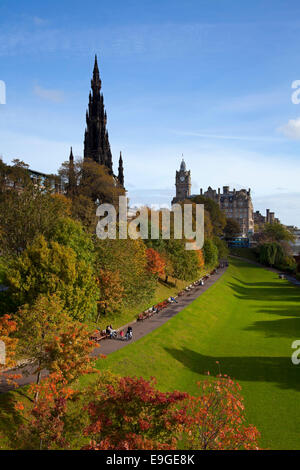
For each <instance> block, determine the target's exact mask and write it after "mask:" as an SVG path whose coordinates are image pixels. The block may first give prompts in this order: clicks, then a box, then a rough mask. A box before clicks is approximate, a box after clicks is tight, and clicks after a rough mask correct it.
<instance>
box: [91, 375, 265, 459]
mask: <svg viewBox="0 0 300 470" xmlns="http://www.w3.org/2000/svg"><path fill="white" fill-rule="evenodd" d="M155 385H156V384H155V380H154V379H151V380H150V381H147V380H145V379H143V378H137V377H122V378H115V380H114V381H110V382H109V383H107V384H106V383H103V382H101V379H100V380H99V383H98V386H97V387H93V388H92V389H91V392H90V395H91V400H90V402H89V404H88V405H87V410H88V414H89V421H90V423H89V425H88V426H87V427H86V428H85V431H84V434H85V435H87V436H88V437H89V438H90V439H91V442H90V444H89V445H87V446H85V448H86V449H95V450H153V449H165V450H167V449H172V450H176V449H178V448H182V447H183V448H184V449H192V450H216V449H219V450H221V449H223V450H229V449H232V450H242V449H244V450H245V449H247V450H248V449H258V443H257V441H258V437H259V433H258V431H257V429H256V428H255V427H254V426H251V425H247V424H246V420H245V416H244V405H243V399H242V397H241V395H240V387H239V385H238V384H237V383H235V382H234V381H233V380H231V379H230V378H229V377H222V376H218V377H217V378H216V380H215V381H208V380H205V381H203V382H200V383H199V394H197V396H196V397H194V396H190V395H189V394H187V393H183V392H178V391H174V392H169V393H163V392H160V391H158V390H157V388H156V386H155Z"/></svg>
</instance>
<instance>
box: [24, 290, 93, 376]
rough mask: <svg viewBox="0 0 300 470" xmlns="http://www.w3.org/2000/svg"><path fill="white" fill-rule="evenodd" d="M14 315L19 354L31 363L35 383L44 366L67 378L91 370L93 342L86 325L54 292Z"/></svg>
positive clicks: (41, 297)
mask: <svg viewBox="0 0 300 470" xmlns="http://www.w3.org/2000/svg"><path fill="white" fill-rule="evenodd" d="M16 318H17V320H18V338H19V342H18V348H17V352H18V356H19V357H20V358H21V359H23V360H24V359H26V360H27V361H26V362H27V364H28V363H29V364H30V365H31V366H32V367H33V370H34V373H35V374H37V378H36V381H37V384H39V382H40V379H41V373H42V370H43V369H47V370H48V371H49V372H50V373H51V372H59V373H61V374H62V376H63V377H64V378H65V379H66V380H68V382H70V381H71V380H75V379H76V378H77V377H78V376H79V375H81V374H83V373H86V372H87V371H90V367H91V358H90V357H89V356H90V353H91V351H92V350H93V349H94V348H95V343H94V342H92V341H90V340H89V336H90V333H89V331H88V330H87V328H86V326H84V325H82V324H81V323H80V322H76V321H74V320H71V319H70V317H69V316H68V315H67V313H66V312H65V310H64V309H63V307H62V303H61V301H60V299H59V298H58V297H57V296H56V295H52V296H40V297H38V299H37V300H36V302H35V303H34V305H33V306H28V305H25V306H24V307H22V308H21V309H19V311H18V312H17V314H16Z"/></svg>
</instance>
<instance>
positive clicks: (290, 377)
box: [165, 348, 300, 391]
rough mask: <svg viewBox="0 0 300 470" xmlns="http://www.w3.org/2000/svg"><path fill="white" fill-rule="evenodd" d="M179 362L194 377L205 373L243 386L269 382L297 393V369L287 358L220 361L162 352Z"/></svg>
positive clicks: (299, 376) (186, 352)
mask: <svg viewBox="0 0 300 470" xmlns="http://www.w3.org/2000/svg"><path fill="white" fill-rule="evenodd" d="M165 350H166V351H167V353H168V354H170V355H171V356H172V357H173V358H174V359H176V360H177V361H178V362H181V363H182V364H183V365H184V366H185V367H186V368H188V369H190V370H191V371H192V372H195V373H196V374H201V375H204V374H206V373H207V372H208V371H209V372H210V375H211V376H214V377H216V376H217V375H218V373H219V368H218V364H216V361H219V362H220V368H221V373H222V374H227V375H229V376H230V377H231V378H232V379H235V380H237V381H246V382H269V383H274V384H276V385H277V386H278V387H280V388H282V389H294V390H297V391H300V366H295V365H293V364H292V362H291V359H290V358H289V357H219V356H206V355H204V354H200V353H198V352H196V351H193V350H191V349H188V348H182V349H171V348H165Z"/></svg>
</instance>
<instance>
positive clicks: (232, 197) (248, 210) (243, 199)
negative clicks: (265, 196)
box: [200, 186, 254, 237]
mask: <svg viewBox="0 0 300 470" xmlns="http://www.w3.org/2000/svg"><path fill="white" fill-rule="evenodd" d="M200 194H201V195H203V196H205V197H209V198H210V199H213V200H214V201H215V202H217V203H218V204H219V206H220V208H221V209H222V210H223V211H224V212H225V215H226V217H227V218H229V219H234V220H236V221H237V222H238V223H239V225H240V229H241V235H242V236H243V237H247V236H248V235H250V234H253V233H254V219H253V204H252V199H251V190H250V189H248V191H247V190H246V189H240V190H239V191H236V190H235V189H233V190H232V191H231V190H230V188H229V186H223V192H221V190H220V188H219V189H218V191H216V190H215V189H212V188H211V187H209V188H208V189H207V191H206V192H205V193H203V190H202V189H201V190H200Z"/></svg>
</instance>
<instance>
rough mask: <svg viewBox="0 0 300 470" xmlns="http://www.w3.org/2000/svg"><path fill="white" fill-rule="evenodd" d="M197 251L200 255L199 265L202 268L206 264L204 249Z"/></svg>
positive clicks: (198, 255)
mask: <svg viewBox="0 0 300 470" xmlns="http://www.w3.org/2000/svg"><path fill="white" fill-rule="evenodd" d="M196 253H197V257H198V267H199V268H200V269H202V268H204V264H205V261H204V255H203V251H202V250H197V251H196Z"/></svg>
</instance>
